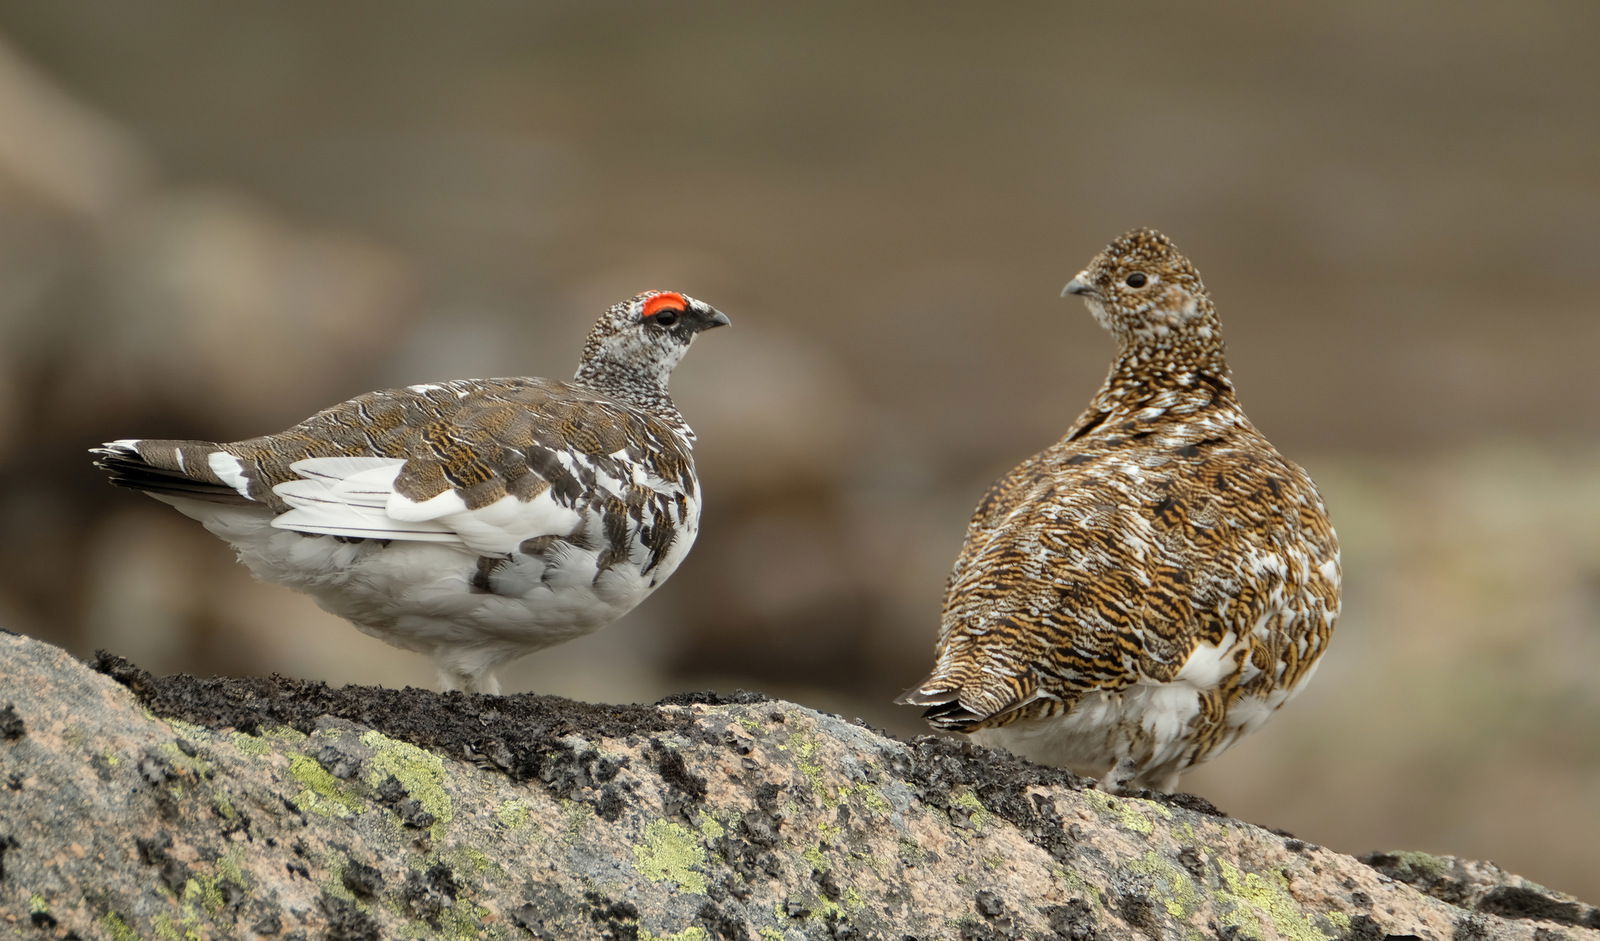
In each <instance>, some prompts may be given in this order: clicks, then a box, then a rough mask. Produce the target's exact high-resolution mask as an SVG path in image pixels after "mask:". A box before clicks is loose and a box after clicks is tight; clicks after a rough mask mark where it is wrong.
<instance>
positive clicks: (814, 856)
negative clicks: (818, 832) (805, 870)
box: [800, 846, 833, 872]
mask: <svg viewBox="0 0 1600 941" xmlns="http://www.w3.org/2000/svg"><path fill="white" fill-rule="evenodd" d="M800 855H801V856H802V857H804V859H805V861H806V862H808V863H810V864H811V868H812V869H814V870H815V871H817V872H827V871H828V870H829V869H832V868H833V863H831V862H829V861H828V857H827V855H826V854H825V853H823V852H822V847H821V846H813V847H811V848H810V849H808V850H806V851H805V852H804V853H801V854H800Z"/></svg>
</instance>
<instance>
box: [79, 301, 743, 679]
mask: <svg viewBox="0 0 1600 941" xmlns="http://www.w3.org/2000/svg"><path fill="white" fill-rule="evenodd" d="M727 322H728V320H727V318H726V317H725V316H723V315H722V314H721V313H720V312H718V311H717V310H715V309H714V308H712V307H710V306H709V305H707V304H705V303H704V302H702V301H698V300H695V299H694V298H691V297H687V296H685V295H682V294H678V293H676V292H663V291H651V292H646V293H644V294H640V295H638V296H637V297H634V298H632V299H630V300H628V301H624V302H622V303H619V304H616V305H614V306H612V307H611V308H610V309H609V310H607V311H606V313H605V314H604V315H603V316H602V317H601V318H600V320H599V321H598V322H597V323H596V324H595V327H594V330H593V331H591V332H590V334H589V338H588V340H587V342H586V344H585V346H584V353H583V358H582V362H581V364H580V366H579V369H578V373H577V375H576V377H575V378H574V379H572V380H571V381H567V382H561V381H555V380H549V379H458V380H450V381H446V382H434V383H422V384H418V385H414V386H410V387H408V388H405V389H392V390H385V391H381V392H372V393H368V394H366V395H363V396H359V397H357V398H355V399H352V400H350V401H348V402H345V403H342V404H340V405H336V406H333V407H332V408H329V409H325V410H324V411H322V412H319V413H317V414H316V415H313V416H312V417H311V418H308V419H307V420H305V421H304V422H302V423H300V424H299V425H296V426H295V427H293V428H291V429H289V430H287V431H284V432H281V433H279V434H275V435H267V436H264V437H260V438H250V439H246V440H243V441H236V442H232V443H222V444H219V443H212V442H204V441H163V440H152V439H124V440H120V441H114V442H111V443H109V444H106V445H104V446H103V447H101V448H97V449H95V450H94V452H93V453H94V454H95V455H96V463H97V464H98V465H99V466H100V467H102V468H103V469H105V470H106V471H107V472H108V473H109V474H110V475H111V478H112V482H113V483H117V484H119V485H122V486H126V487H131V488H133V489H137V490H142V491H144V492H146V493H148V494H150V495H151V496H153V497H155V498H156V499H158V500H162V501H164V502H166V503H169V504H171V505H172V506H174V507H176V508H177V509H178V510H179V511H180V512H182V513H184V514H185V515H187V516H190V517H192V518H194V519H196V520H198V521H200V523H201V524H202V525H204V526H205V527H206V529H207V530H209V531H210V532H212V533H213V534H214V535H216V536H218V537H219V538H221V539H223V540H225V541H226V542H228V543H229V544H231V545H232V546H233V547H234V549H235V550H236V551H237V552H238V554H239V560H240V561H241V562H243V563H244V564H245V565H246V566H248V567H249V568H250V570H251V572H253V573H254V574H255V575H256V576H257V577H259V578H261V579H263V580H265V581H271V582H276V583H279V584H283V585H287V586H288V587H291V588H295V589H297V590H300V591H304V592H306V593H307V594H310V595H311V596H312V597H313V598H315V599H316V601H317V603H318V604H320V605H321V606H322V607H324V608H326V609H328V610H329V611H332V612H334V613H335V614H338V615H340V616H342V617H345V618H347V619H349V620H350V621H351V622H352V623H354V624H355V625H356V626H357V627H358V628H360V629H361V630H363V631H365V632H367V633H369V634H372V635H373V636H376V637H379V638H381V639H383V640H385V641H387V642H389V643H391V644H394V645H396V646H399V647H406V648H410V649H414V650H419V651H423V652H426V653H429V654H431V655H432V656H433V659H434V662H435V665H436V666H437V668H438V671H439V677H440V682H441V684H442V685H443V686H444V687H445V688H454V689H466V690H473V691H480V692H496V691H498V682H497V681H496V680H495V678H494V675H493V671H494V669H495V668H496V667H498V666H499V665H501V664H503V663H505V662H507V661H509V660H512V659H514V658H516V657H519V656H521V655H523V654H526V653H530V652H533V651H536V650H539V649H541V648H544V647H548V646H550V645H552V644H556V643H560V642H562V641H564V640H570V639H572V638H574V637H577V636H579V635H582V634H585V633H588V632H590V631H593V630H595V629H597V628H600V627H603V626H605V625H606V624H609V623H610V622H611V621H613V620H616V619H617V618H619V617H621V616H622V615H623V614H625V613H626V612H627V611H629V610H630V609H632V608H633V607H634V606H635V605H636V604H638V603H639V602H640V601H641V600H643V599H644V597H645V596H646V595H648V594H649V593H650V592H651V591H653V590H654V589H655V588H656V587H657V586H658V585H660V584H661V583H662V582H663V581H665V580H666V578H667V577H668V576H669V575H671V574H672V572H673V571H674V570H675V569H676V568H677V567H678V564H679V563H680V562H682V561H683V558H684V556H685V555H687V553H688V551H689V548H690V546H691V545H692V544H693V542H694V538H695V534H696V532H697V530H698V526H699V516H700V488H699V483H698V480H697V478H696V476H695V470H694V460H693V442H694V433H693V431H691V430H690V429H689V426H688V424H687V423H686V422H684V420H683V416H682V415H681V414H680V413H679V412H678V410H677V408H676V407H675V406H674V405H673V403H672V399H671V397H670V396H669V395H668V393H667V380H668V377H669V376H670V374H671V372H672V368H673V367H674V366H675V365H676V364H677V362H678V361H679V360H680V359H681V358H682V356H683V353H684V352H685V351H686V350H687V349H688V347H689V344H690V342H691V341H692V340H693V339H694V337H695V335H696V334H698V333H699V332H701V331H703V330H707V329H710V328H712V327H716V326H720V325H722V324H725V323H727Z"/></svg>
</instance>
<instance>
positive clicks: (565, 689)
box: [0, 0, 1600, 901]
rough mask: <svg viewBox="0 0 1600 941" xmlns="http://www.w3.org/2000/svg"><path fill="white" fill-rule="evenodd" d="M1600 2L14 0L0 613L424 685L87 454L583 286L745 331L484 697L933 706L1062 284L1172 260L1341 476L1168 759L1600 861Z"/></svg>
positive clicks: (1594, 872) (215, 660)
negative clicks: (1276, 656) (662, 576)
mask: <svg viewBox="0 0 1600 941" xmlns="http://www.w3.org/2000/svg"><path fill="white" fill-rule="evenodd" d="M1596 35H1600V5H1596V4H1594V3H1591V2H1585V0H1573V2H1565V3H1563V2H1540V0H1532V2H1527V3H1521V4H1514V5H1507V4H1497V3H1488V2H1457V3H1419V4H1390V3H1379V2H1354V3H1341V4H1321V5H1316V6H1314V7H1313V6H1312V5H1299V4H1296V5H1292V7H1286V6H1284V5H1281V4H1274V3H1269V2H1266V0H1256V2H1246V0H1240V2H1231V3H1222V4H1203V5H1202V4H1177V3H1174V4H1147V3H1126V4H1087V3H1083V4H1069V3H1036V4H1008V5H979V4H965V5H936V4H925V3H909V2H906V3H887V2H885V3H874V4H853V3H824V4H808V5H805V6H803V7H800V6H789V7H778V6H771V5H757V4H743V3H731V2H730V3H723V4H692V5H691V4H671V5H667V4H650V5H646V4H622V3H610V2H596V0H584V2H560V3H555V2H547V3H541V4H522V5H513V4H499V3H488V2H476V3H455V4H448V5H447V4H435V3H428V2H420V0H419V2H409V3H402V2H386V3H383V4H335V5H329V4H320V3H310V2H297V3H271V4H268V3H256V4H227V5H217V4H212V3H206V2H202V0H193V2H174V0H146V2H143V3H139V4H121V3H114V2H70V3H27V4H24V3H9V2H8V3H3V4H0V531H3V532H4V533H5V534H6V538H5V539H4V540H3V541H0V625H3V626H5V627H9V628H12V629H16V630H21V631H23V632H26V633H30V634H34V635H37V636H40V637H44V638H46V639H49V640H51V641H54V642H56V643H60V644H64V645H65V646H67V647H68V648H69V649H71V650H72V651H74V652H75V653H78V654H81V655H87V654H89V653H90V652H91V651H92V650H93V649H94V648H96V647H105V648H109V649H111V650H114V651H116V652H118V653H122V654H125V655H127V656H130V657H132V658H134V659H135V660H137V661H138V662H140V663H142V664H143V665H144V666H146V667H149V668H150V669H153V670H155V671H158V672H170V671H180V670H182V671H192V672H199V673H214V672H221V673H232V674H245V673H267V672H271V671H280V672H283V673H288V674H292V675H296V676H305V677H313V678H320V679H326V680H328V681H329V682H334V683H382V684H390V685H403V684H414V685H423V686H426V685H428V684H429V683H430V682H431V680H432V676H431V670H430V667H429V665H428V663H427V662H426V661H425V660H424V659H423V658H421V657H418V656H415V655H412V654H406V653H402V652H399V651H394V650H391V649H389V648H387V647H385V646H383V645H382V644H380V643H379V642H377V641H374V640H371V639H369V638H367V637H365V636H363V635H360V634H358V633H357V632H356V631H354V630H352V629H350V628H348V627H346V626H343V625H342V623H341V622H338V621H336V620H333V619H331V618H330V617H329V616H327V615H324V614H322V613H321V612H319V611H318V610H317V609H316V608H314V607H313V606H312V605H311V604H310V603H309V602H308V601H306V600H304V599H303V598H301V597H299V596H297V595H294V594H292V593H290V592H289V591H287V590H284V589H279V588H274V587H268V586H262V585H258V584H256V583H253V582H252V581H251V580H250V579H249V577H248V576H247V574H246V573H245V572H244V570H243V569H242V568H239V567H238V566H236V565H235V564H234V563H233V562H232V561H231V559H230V554H229V552H228V551H227V549H226V548H225V547H223V546H222V545H221V544H219V543H215V542H214V541H212V540H211V538H210V537H209V536H207V535H205V534H204V533H203V532H202V531H201V530H200V529H199V527H198V526H196V525H194V524H193V523H191V522H189V521H188V520H185V519H183V518H181V517H179V516H178V515H177V514H176V513H173V512H172V511H170V510H168V509H167V508H165V507H163V506H161V505H159V504H157V503H155V502H153V501H149V500H145V499H142V498H139V497H137V496H135V495H132V494H127V493H123V492H119V491H114V490H113V489H112V488H110V487H109V486H107V485H106V484H105V483H103V482H102V481H101V480H100V479H99V478H98V475H97V474H96V473H95V472H94V471H93V469H92V468H91V467H90V465H89V463H88V460H87V458H86V456H85V455H84V449H85V448H87V447H89V446H90V445H92V444H95V443H97V442H100V441H103V440H106V439H109V438H116V437H125V436H160V437H189V436H193V437H202V438H215V439H224V440H226V439H232V438H239V437H244V436H248V435H253V434H257V433H262V432H267V431H274V430H278V429H280V428H282V427H284V426H286V425H288V424H290V423H292V422H294V421H297V420H298V419H300V418H302V417H304V416H305V415H306V414H309V413H310V412H311V411H313V410H314V409H316V408H318V407H321V406H323V405H327V404H331V403H332V402H335V401H337V400H340V399H343V398H346V397H348V396H350V395H353V394H355V393H358V392H362V391H365V390H367V389H371V388H377V387H381V386H385V385H393V384H403V383H409V382H416V381H423V380H428V379H437V378H447V377H459V376H474V375H477V376H487V375H508V374H510V375H515V374H542V375H552V376H566V375H568V374H570V373H571V371H572V369H573V368H574V366H575V365H576V357H577V348H578V345H579V342H580V339H581V337H582V336H583V334H584V332H585V331H586V330H587V328H588V326H589V324H590V322H591V321H592V319H593V318H594V316H595V315H596V314H597V313H598V312H599V310H600V309H601V308H602V307H603V306H604V305H606V304H608V303H610V302H611V301H613V300H616V299H619V298H622V297H625V296H628V295H630V294H632V293H634V292H635V291H638V290H641V289H644V288H652V287H664V288H676V289H681V290H685V291H688V292H690V293H692V294H694V295H696V296H698V297H702V298H704V299H706V300H708V301H710V302H712V303H714V304H716V305H718V306H719V307H721V308H723V309H724V310H726V311H727V312H728V313H729V314H730V315H731V316H732V317H733V319H734V321H735V326H734V327H733V328H732V329H730V330H727V331H718V332H716V333H714V334H710V335H708V336H707V337H705V338H704V339H703V341H702V342H701V343H699V344H697V345H696V349H695V350H694V351H693V353H692V354H691V355H690V357H689V358H688V360H687V361H686V362H685V364H684V365H683V367H682V368H681V369H680V371H679V373H678V378H677V380H676V382H675V389H676V392H677V395H678V399H679V404H680V405H681V406H682V408H683V411H684V412H685V413H686V414H687V415H688V417H689V419H690V421H691V422H692V423H693V424H694V426H695V428H696V429H697V430H698V431H699V433H700V435H701V441H702V445H701V449H700V465H701V474H702V479H703V482H704V485H705V488H706V491H707V494H708V503H707V508H706V511H705V517H704V521H703V529H702V536H701V539H700V542H699V545H698V546H697V547H696V549H695V551H694V553H693V554H691V556H690V557H689V560H688V561H687V563H686V564H685V565H684V567H683V569H682V570H681V571H680V572H679V574H678V575H677V576H676V577H675V578H674V579H673V580H672V581H671V582H670V583H669V584H668V585H667V586H666V587H665V588H664V589H663V590H661V591H660V592H659V593H658V594H657V595H656V596H655V597H654V598H652V599H651V600H650V601H649V602H647V603H646V604H645V605H644V606H643V607H642V608H641V609H640V610H638V611H637V612H635V613H634V614H632V615H630V616H629V617H627V618H626V619H624V620H623V621H621V622H619V623H618V624H616V625H615V626H613V627H612V628H610V629H608V630H607V631H603V632H601V633H600V634H597V635H594V636H591V637H589V638H586V639H584V640H581V641H578V642H575V643H572V644H570V645H568V646H566V647H562V648H558V649H556V650H552V651H550V652H548V653H547V654H544V655H541V656H538V657H535V658H530V659H529V660H527V661H525V662H524V663H523V664H521V665H519V666H518V667H517V668H516V669H514V670H512V671H509V673H508V675H507V676H506V680H507V687H508V688H509V689H511V690H537V691H540V692H547V693H558V694H562V695H566V696H573V697H579V698H584V699H592V700H602V701H630V700H650V699H654V698H656V697H659V696H662V695H665V694H667V693H670V692H674V691H678V690H684V689H694V688H704V687H714V688H717V689H722V690H731V689H734V688H738V687H744V688H752V689H759V690H764V691H766V692H769V693H772V694H775V695H781V696H785V697H789V698H792V699H795V700H798V701H800V702H803V703H806V704H809V705H813V706H817V707H820V708H824V709H829V710H833V711H838V712H842V713H844V714H846V715H850V716H861V717H864V718H866V719H867V720H869V721H871V722H873V723H874V724H877V725H879V726H882V727H885V728H888V729H891V730H893V731H895V732H897V733H900V734H903V735H909V734H917V733H919V732H920V731H922V726H921V725H920V723H919V722H918V721H917V719H916V715H915V711H914V710H909V709H898V708H896V707H893V706H891V705H889V699H890V698H891V697H892V696H894V695H895V694H896V693H898V692H899V691H900V690H901V689H902V688H904V687H905V686H907V685H909V684H910V683H912V682H913V681H915V680H916V679H918V678H919V676H920V675H921V673H922V671H923V670H924V669H925V668H926V667H927V666H928V664H929V661H930V656H931V649H932V643H933V634H934V630H935V625H936V623H937V616H938V609H939V600H940V591H941V585H942V580H943V578H944V574H945V571H946V570H947V568H948V566H949V564H950V561H951V560H952V559H953V558H954V555H955V552H956V548H957V546H958V544H959V541H960V538H961V532H962V529H963V526H964V524H965V520H966V516H967V513H968V512H969V511H970V509H971V507H972V505H973V504H974V503H975V502H976V500H977V498H978V496H979V495H980V494H981V492H982V491H983V488H984V487H985V485H986V484H987V483H988V481H989V480H990V479H992V478H993V477H994V476H996V475H997V474H999V473H1001V472H1002V471H1004V470H1005V469H1006V468H1008V467H1009V466H1010V465H1011V464H1013V463H1015V462H1016V461H1018V460H1020V459H1021V458H1022V457H1024V456H1025V455H1027V454H1029V453H1031V452H1033V451H1036V450H1038V449H1039V448H1041V447H1043V446H1044V445H1046V444H1047V443H1048V442H1050V441H1051V440H1053V439H1054V438H1055V437H1056V436H1057V435H1059V434H1060V432H1061V430H1062V429H1063V428H1064V427H1065V426H1066V424H1067V423H1068V422H1069V421H1070V420H1071V419H1072V418H1073V417H1074V416H1075V415H1076V414H1077V412H1078V410H1079V408H1080V407H1081V406H1082V405H1083V403H1084V402H1085V401H1086V400H1087V398H1088V396H1089V395H1090V394H1091V393H1092V392H1093V390H1094V389H1095V387H1096V386H1097V385H1098V383H1099V381H1100V379H1101V377H1102V376H1103V374H1104V370H1105V367H1106V363H1107V362H1108V360H1109V357H1110V355H1111V344H1110V341H1109V339H1108V338H1107V337H1105V336H1104V335H1102V334H1101V333H1100V331H1099V330H1098V329H1097V328H1096V327H1095V326H1094V324H1093V322H1092V320H1091V319H1090V318H1089V317H1088V316H1087V314H1086V313H1085V311H1084V310H1083V309H1082V305H1081V304H1080V303H1077V302H1076V301H1072V302H1068V301H1062V300H1060V299H1058V298H1057V293H1058V291H1059V290H1060V287H1061V285H1062V284H1063V283H1064V282H1065V281H1066V280H1067V279H1068V278H1069V277H1070V276H1071V275H1072V274H1073V272H1075V271H1076V270H1077V269H1078V268H1079V267H1081V266H1082V265H1083V263H1084V262H1086V261H1087V260H1088V258H1089V257H1090V256H1091V255H1092V254H1093V253H1094V252H1095V251H1097V250H1098V249H1099V248H1100V247H1101V246H1102V245H1103V244H1104V243H1105V242H1106V241H1107V240H1109V239H1110V238H1112V237H1113V236H1115V235H1117V234H1119V233H1120V232H1122V231H1123V230H1125V229H1127V228H1129V227H1131V226H1134V225H1155V226H1159V227H1161V228H1163V229H1165V230H1166V231H1167V232H1168V233H1169V234H1170V235H1172V236H1173V237H1174V238H1175V239H1176V240H1177V241H1178V243H1179V244H1180V245H1181V246H1182V247H1183V248H1184V249H1185V250H1186V251H1187V252H1188V253H1189V254H1190V255H1191V256H1192V257H1193V258H1194V259H1195V260H1196V262H1197V264H1198V265H1199V266H1200V268H1201V270H1202V271H1203V272H1204V273H1205V277H1206V280H1207V283H1208V284H1209V286H1210V287H1211V289H1212V292H1213V294H1214V296H1215V297H1216V298H1217V300H1218V303H1219V307H1220V310H1221V312H1222V316H1223V320H1224V322H1225V323H1226V325H1227V327H1228V330H1229V341H1230V349H1231V352H1232V361H1233V366H1234V369H1235V373H1236V378H1237V381H1238V385H1239V387H1240V390H1241V393H1242V395H1243V398H1244V401H1245V403H1246V405H1247V406H1248V407H1249V409H1250V412H1251V414H1252V416H1253V417H1254V418H1255V420H1256V422H1257V423H1258V424H1259V425H1260V426H1261V427H1262V428H1263V429H1264V430H1266V432H1267V433H1268V434H1269V435H1270V436H1271V437H1272V438H1273V439H1274V440H1275V441H1276V442H1277V443H1278V444H1279V446H1280V447H1281V448H1282V449H1283V450H1284V451H1285V452H1287V453H1288V454H1290V455H1291V456H1292V457H1294V458H1296V459H1297V460H1299V461H1300V462H1301V463H1303V464H1305V465H1306V466H1307V467H1308V468H1309V469H1310V470H1311V471H1312V473H1313V475H1314V476H1315V477H1316V478H1317V480H1318V481H1319V482H1320V483H1321V485H1322V487H1323V489H1324V491H1325V493H1326V495H1327V498H1328V501H1329V504H1330V506H1331V507H1332V510H1333V513H1334V516H1335V520H1336V522H1337V523H1338V525H1339V529H1340V532H1341V534H1342V536H1343V539H1344V544H1345V564H1346V586H1347V588H1346V605H1345V616H1344V619H1343V622H1342V624H1341V626H1340V629H1339V632H1338V634H1337V635H1336V638H1335V642H1334V645H1333V648H1332V651H1331V653H1330V654H1329V655H1328V657H1327V659H1326V661H1325V663H1324V667H1323V670H1322V672H1321V674H1320V675H1319V677H1318V679H1317V682H1316V683H1314V684H1313V685H1312V687H1311V688H1310V689H1309V691H1308V692H1307V693H1306V694H1305V695H1303V696H1302V697H1301V698H1300V699H1299V700H1297V701H1296V702H1295V703H1293V704H1292V705H1291V706H1290V707H1289V708H1288V709H1287V710H1286V711H1285V712H1284V713H1283V714H1282V715H1281V716H1280V717H1279V718H1278V719H1277V720H1276V721H1275V722H1274V723H1273V724H1271V725H1269V726H1268V728H1267V730H1266V731H1264V732H1263V733H1261V734H1260V735H1258V736H1256V737H1255V738H1253V739H1251V740H1248V741H1247V742H1246V743H1244V744H1242V745H1241V746H1239V747H1238V748H1236V749H1235V750H1234V751H1233V752H1231V753H1230V754H1228V755H1227V756H1225V757H1224V758H1222V759H1220V760H1219V761H1217V762H1216V763H1214V764H1213V765H1211V766H1208V767H1206V768H1205V769H1203V770H1202V771H1200V772H1197V773H1195V774H1193V775H1191V776H1189V777H1188V778H1186V779H1185V787H1186V788H1187V789H1191V790H1194V791H1197V792H1199V793H1202V794H1204V795H1206V796H1207V797H1209V798H1211V799H1213V800H1214V801H1216V802H1217V803H1218V804H1219V805H1220V806H1222V807H1224V808H1225V809H1227V810H1229V811H1231V812H1233V813H1235V814H1237V815H1239V816H1242V817H1244V818H1246V819H1249V820H1252V821H1256V822H1259V823H1263V824H1267V825H1271V826H1277V827H1283V828H1287V829H1289V830H1292V831H1294V832H1295V833H1296V834H1298V835H1299V836H1300V837H1302V838H1304V839H1307V840H1312V841H1315V842H1318V843H1324V844H1327V845H1329V846H1332V847H1334V848H1336V849H1340V850H1346V851H1353V852H1360V851H1365V850H1369V849H1374V848H1408V849H1422V850H1430V851H1436V852H1454V853H1460V854H1465V855H1469V856H1475V857H1486V858H1491V859H1494V860H1496V861H1498V862H1500V863H1501V864H1503V865H1505V866H1507V867H1509V868H1511V869H1514V870H1516V871H1519V872H1522V873H1524V874H1525V875H1527V876H1529V877H1531V878H1534V879H1536V880H1539V881H1542V882H1545V883H1548V884H1549V885H1551V886H1553V887H1556V888H1560V889H1565V890H1568V891H1573V892H1576V893H1578V894H1580V895H1586V896H1587V897H1588V898H1589V899H1590V900H1591V901H1593V900H1596V899H1600V847H1597V845H1596V843H1597V838H1600V824H1597V822H1596V819H1597V812H1596V809H1595V808H1596V800H1597V798H1600V683H1597V682H1596V679H1595V674H1596V668H1597V664H1600V392H1597V391H1596V385H1595V380H1596V376H1597V371H1596V368H1595V356H1596V350H1597V349H1600V317H1597V316H1596V300H1597V297H1600V288H1597V285H1596V276H1595V270H1596V258H1597V257H1600V57H1597V56H1596V55H1595V54H1594V50H1593V44H1594V38H1595V36H1596Z"/></svg>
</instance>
